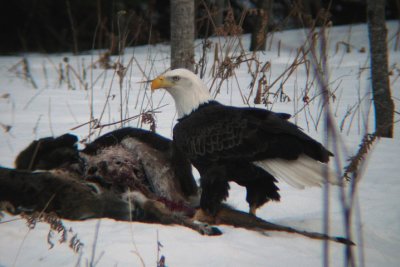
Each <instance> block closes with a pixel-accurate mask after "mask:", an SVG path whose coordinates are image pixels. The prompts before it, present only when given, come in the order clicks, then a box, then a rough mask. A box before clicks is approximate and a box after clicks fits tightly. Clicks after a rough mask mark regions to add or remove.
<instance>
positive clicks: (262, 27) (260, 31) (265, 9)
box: [250, 0, 274, 51]
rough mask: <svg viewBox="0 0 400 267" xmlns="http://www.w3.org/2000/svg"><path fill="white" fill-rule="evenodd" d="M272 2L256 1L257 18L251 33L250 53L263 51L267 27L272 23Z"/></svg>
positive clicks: (265, 0) (268, 0)
mask: <svg viewBox="0 0 400 267" xmlns="http://www.w3.org/2000/svg"><path fill="white" fill-rule="evenodd" d="M273 2H274V1H273V0H258V1H257V17H256V23H255V25H254V28H253V31H252V33H251V43H250V51H264V50H265V48H266V42H267V26H268V23H270V22H272V5H273Z"/></svg>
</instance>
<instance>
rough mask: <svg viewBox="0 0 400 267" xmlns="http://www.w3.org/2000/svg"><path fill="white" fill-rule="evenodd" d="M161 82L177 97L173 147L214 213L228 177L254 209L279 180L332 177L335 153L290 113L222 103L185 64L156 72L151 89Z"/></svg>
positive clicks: (314, 181) (314, 182) (296, 182)
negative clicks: (188, 164)
mask: <svg viewBox="0 0 400 267" xmlns="http://www.w3.org/2000/svg"><path fill="white" fill-rule="evenodd" d="M159 88H164V89H166V90H167V91H168V92H169V93H170V94H171V95H172V97H173V99H174V101H175V105H176V110H177V113H178V117H179V118H178V123H177V124H176V125H175V127H174V130H173V144H174V148H175V149H176V150H177V151H179V152H180V153H183V154H184V155H185V156H186V157H187V158H188V159H189V160H190V162H191V163H192V164H193V165H194V167H195V168H196V169H197V170H198V171H199V173H200V176H201V178H200V185H201V189H202V192H201V199H200V207H201V209H202V210H204V211H205V212H207V213H208V214H210V215H215V214H216V213H217V212H218V209H219V207H220V204H221V202H222V201H223V200H225V199H226V198H227V196H228V190H229V183H228V182H229V181H234V182H236V183H238V184H239V185H241V186H244V187H246V190H247V196H246V200H247V202H248V203H249V207H250V213H251V214H254V215H255V212H256V209H257V208H259V207H260V206H262V205H263V204H265V203H266V202H267V201H269V200H275V201H279V200H280V195H279V192H278V191H279V188H278V187H277V185H276V183H277V180H283V181H285V182H287V183H288V184H290V185H292V186H294V187H297V188H304V187H306V186H320V185H322V184H323V183H324V182H325V181H328V182H330V183H335V178H334V175H333V174H332V173H331V172H332V171H330V170H329V169H328V168H327V164H326V163H327V162H328V161H329V158H330V157H331V156H333V154H332V153H331V152H330V151H328V150H327V149H326V148H324V146H323V145H322V144H321V143H319V142H317V141H316V140H314V139H312V138H311V137H310V136H308V135H307V134H305V133H304V132H303V131H301V130H300V129H299V127H297V126H296V125H294V124H293V123H291V122H289V121H288V119H289V118H290V115H288V114H284V113H275V112H272V111H268V110H264V109H260V108H251V107H233V106H226V105H223V104H220V103H218V102H217V101H215V100H213V99H212V97H211V96H210V94H209V90H208V88H207V86H206V85H205V84H204V83H203V82H202V81H201V79H200V78H199V77H197V76H196V75H195V74H194V73H192V72H191V71H189V70H186V69H175V70H171V71H167V72H165V73H164V74H162V75H160V76H158V77H157V78H155V79H154V80H153V81H152V83H151V89H152V90H153V91H154V90H155V89H159ZM326 174H328V175H326ZM326 177H327V178H328V179H326Z"/></svg>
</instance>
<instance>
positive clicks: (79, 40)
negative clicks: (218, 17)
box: [0, 0, 399, 54]
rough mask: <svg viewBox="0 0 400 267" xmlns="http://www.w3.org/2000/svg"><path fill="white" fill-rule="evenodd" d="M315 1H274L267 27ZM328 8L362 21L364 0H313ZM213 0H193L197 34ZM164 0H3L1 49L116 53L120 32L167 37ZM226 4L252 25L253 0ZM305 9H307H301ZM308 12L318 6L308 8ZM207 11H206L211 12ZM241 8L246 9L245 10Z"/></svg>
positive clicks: (390, 8)
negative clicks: (107, 51)
mask: <svg viewBox="0 0 400 267" xmlns="http://www.w3.org/2000/svg"><path fill="white" fill-rule="evenodd" d="M309 2H315V1H310V0H308V1H301V0H282V1H278V0H275V1H274V8H273V15H274V23H273V24H271V25H269V27H270V29H269V30H282V29H289V28H296V27H302V26H304V23H303V22H302V21H299V19H298V18H299V17H298V16H296V15H293V14H296V12H292V11H293V9H294V8H299V6H300V8H301V7H302V6H304V5H305V3H309ZM317 2H318V3H319V8H324V9H328V10H329V14H330V20H331V21H332V23H333V25H340V24H352V23H363V22H366V3H365V0H340V1H339V0H334V1H326V0H323V1H317ZM213 3H214V1H204V0H197V1H196V31H197V32H196V35H197V37H204V36H210V35H212V34H213V29H212V28H213V24H212V23H211V19H210V17H212V14H214V13H215V12H216V10H215V8H214V6H213ZM398 3H399V0H391V1H387V4H386V18H387V19H397V18H398V14H399V12H398V10H399V5H398ZM169 6H170V5H169V1H167V0H149V1H145V0H14V1H2V7H1V14H0V27H1V40H2V41H1V42H0V53H1V54H9V53H20V52H32V51H35V52H44V53H48V52H63V51H72V52H74V53H80V52H84V51H87V50H90V49H92V48H94V49H99V48H104V49H109V50H110V51H111V52H112V53H117V51H118V48H117V44H118V43H119V40H120V39H121V38H123V39H124V41H125V44H126V46H133V45H140V44H149V43H150V44H152V43H158V42H164V41H168V40H169V36H170V23H169V16H170V10H169V9H170V7H169ZM229 8H231V9H232V10H233V12H234V15H235V20H236V21H237V23H238V24H239V21H240V19H241V17H242V16H243V17H244V20H243V22H242V23H241V27H242V29H243V32H244V33H246V32H247V33H248V32H251V29H252V28H253V27H254V23H255V21H254V16H252V15H251V12H246V13H245V12H244V10H249V9H250V10H251V9H252V8H256V1H255V0H254V1H250V0H247V1H241V0H231V1H225V8H224V10H223V12H224V14H225V13H226V12H227V10H228V9H229ZM305 10H306V9H305ZM307 13H308V14H307V15H308V16H309V17H310V18H313V17H315V16H316V14H317V13H318V10H315V8H314V9H307ZM210 14H211V15H210ZM243 14H246V15H245V16H244V15H243Z"/></svg>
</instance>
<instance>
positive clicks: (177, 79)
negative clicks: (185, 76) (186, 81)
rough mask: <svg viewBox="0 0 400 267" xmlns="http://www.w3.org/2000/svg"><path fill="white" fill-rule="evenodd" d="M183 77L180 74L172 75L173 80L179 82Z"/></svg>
mask: <svg viewBox="0 0 400 267" xmlns="http://www.w3.org/2000/svg"><path fill="white" fill-rule="evenodd" d="M180 79H181V78H180V77H179V76H173V77H172V80H173V81H174V82H177V81H179V80H180Z"/></svg>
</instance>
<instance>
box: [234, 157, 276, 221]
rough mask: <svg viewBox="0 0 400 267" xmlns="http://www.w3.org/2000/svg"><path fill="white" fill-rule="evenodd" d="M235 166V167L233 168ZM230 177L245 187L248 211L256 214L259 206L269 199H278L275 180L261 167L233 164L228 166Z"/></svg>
mask: <svg viewBox="0 0 400 267" xmlns="http://www.w3.org/2000/svg"><path fill="white" fill-rule="evenodd" d="M235 167H236V168H235ZM229 169H230V170H236V171H234V172H233V171H231V173H230V174H229V176H230V177H232V178H231V179H232V180H233V181H235V182H237V183H238V184H239V185H241V186H244V187H246V190H247V195H246V201H247V203H249V213H250V214H251V215H254V216H255V215H256V211H257V209H258V208H259V207H261V206H262V205H264V204H265V203H266V202H268V201H270V200H275V201H279V199H280V195H279V193H278V191H279V188H278V187H277V186H276V185H275V183H276V182H277V180H276V179H275V178H274V177H273V176H272V175H271V174H269V173H268V172H266V171H265V170H263V169H262V168H260V167H258V166H256V165H254V164H251V163H250V164H248V163H244V164H243V163H242V164H240V163H239V164H235V166H234V167H232V168H229Z"/></svg>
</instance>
